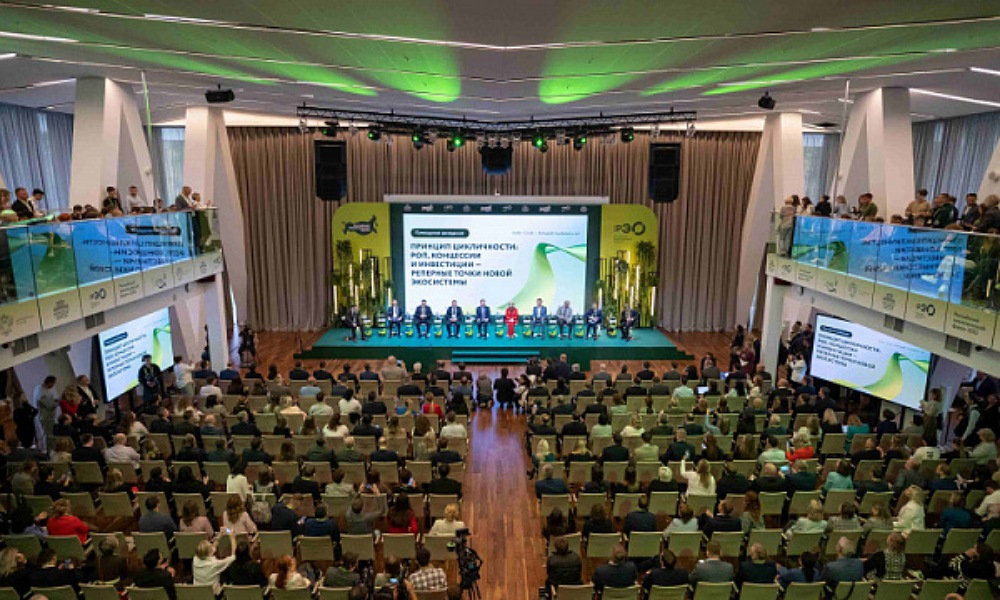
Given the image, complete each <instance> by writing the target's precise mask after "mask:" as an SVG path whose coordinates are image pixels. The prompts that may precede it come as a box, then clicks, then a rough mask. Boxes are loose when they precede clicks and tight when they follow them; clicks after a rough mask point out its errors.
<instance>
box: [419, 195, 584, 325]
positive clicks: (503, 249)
mask: <svg viewBox="0 0 1000 600" xmlns="http://www.w3.org/2000/svg"><path fill="white" fill-rule="evenodd" d="M587 227H588V216H587V215H586V214H575V215H562V214H553V215H548V214H545V215H541V214H528V215H517V214H509V215H483V214H419V213H417V214H410V213H408V214H404V215H403V230H404V231H403V249H404V252H405V258H404V261H405V266H404V269H405V270H404V274H405V283H404V288H403V292H404V295H405V298H406V303H407V307H406V310H407V311H410V312H412V311H413V309H414V307H415V306H417V304H419V303H420V300H422V299H423V300H427V303H428V304H429V305H430V307H431V308H432V309H433V310H434V312H435V313H438V314H440V313H443V312H444V310H445V308H447V307H448V306H449V305H450V304H451V301H452V300H457V301H458V304H459V306H461V307H462V308H463V310H465V311H466V312H467V313H468V311H470V310H474V308H475V307H476V306H478V305H479V300H480V299H481V298H484V299H485V300H486V302H487V304H489V306H490V307H491V308H492V310H493V312H494V313H497V312H499V311H502V310H503V308H502V307H504V306H506V305H507V303H508V302H510V301H513V302H514V303H515V305H516V306H517V308H518V311H519V312H521V314H525V312H526V311H530V309H531V307H532V306H534V305H535V300H536V299H537V298H541V299H542V301H543V302H544V303H545V305H546V306H547V307H549V313H550V314H554V313H555V307H556V305H557V304H562V303H563V301H565V300H569V301H570V303H571V306H572V307H573V309H574V312H575V313H582V312H583V311H584V306H583V302H584V298H585V295H584V294H585V288H586V281H587ZM595 251H596V249H595Z"/></svg>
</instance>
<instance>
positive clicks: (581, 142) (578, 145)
mask: <svg viewBox="0 0 1000 600" xmlns="http://www.w3.org/2000/svg"><path fill="white" fill-rule="evenodd" d="M586 145H587V136H586V135H583V134H581V135H578V136H576V137H575V138H573V149H574V150H583V147H584V146H586Z"/></svg>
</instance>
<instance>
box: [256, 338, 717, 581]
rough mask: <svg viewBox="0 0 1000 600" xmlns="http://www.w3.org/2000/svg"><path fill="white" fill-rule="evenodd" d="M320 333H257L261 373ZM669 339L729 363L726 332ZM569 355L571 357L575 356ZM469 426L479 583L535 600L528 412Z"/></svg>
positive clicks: (479, 415) (283, 363) (468, 496)
mask: <svg viewBox="0 0 1000 600" xmlns="http://www.w3.org/2000/svg"><path fill="white" fill-rule="evenodd" d="M320 335H321V332H314V333H310V332H303V333H268V332H265V333H262V334H260V337H259V339H258V351H259V354H258V362H259V363H260V365H261V368H262V370H263V369H266V367H267V366H268V365H270V364H275V365H277V366H278V368H279V370H280V371H281V372H283V373H287V372H288V370H289V369H290V368H291V367H292V365H293V363H294V359H293V358H292V355H293V354H294V353H295V352H297V351H298V350H299V343H300V342H301V344H302V345H303V346H304V347H308V346H309V344H311V343H312V342H313V341H314V340H316V339H318V338H319V336H320ZM670 337H671V339H672V340H673V341H674V342H675V343H676V344H677V345H678V346H680V347H681V348H683V349H684V350H686V351H688V352H689V353H691V354H693V355H695V356H696V357H697V358H698V359H700V358H701V356H702V355H703V354H704V353H705V352H713V353H715V355H716V356H718V357H720V358H723V360H724V361H726V360H728V358H726V357H728V352H729V350H728V348H729V339H730V336H729V335H728V334H724V333H685V334H671V335H670ZM569 358H570V360H571V361H572V357H569ZM364 362H365V361H351V363H352V368H354V369H355V370H358V369H360V368H361V367H363V363H364ZM317 364H318V361H307V362H306V364H305V367H306V368H307V369H309V370H312V369H314V368H316V366H317ZM342 364H343V363H342V362H341V361H328V365H327V368H328V369H330V370H331V371H333V372H337V371H338V370H339V369H340V368H341V365H342ZM379 366H380V365H373V367H376V368H378V367H379ZM502 366H505V365H488V366H485V367H480V366H479V365H474V366H471V368H470V370H471V371H473V372H479V371H480V370H486V371H487V372H488V373H489V374H490V375H491V376H493V377H495V376H497V375H498V374H499V372H500V368H501V367H502ZM506 366H508V367H509V368H510V369H511V373H512V374H515V373H519V372H520V371H521V368H522V367H523V365H520V364H518V365H506ZM620 366H621V363H620V362H612V361H609V362H608V368H609V370H611V371H612V372H615V371H617V370H618V369H619V368H620ZM669 366H670V365H669V364H666V363H654V364H653V370H654V371H656V372H658V373H662V372H663V371H665V370H666V369H668V368H669ZM640 367H641V364H639V363H638V362H635V361H631V362H629V368H630V370H632V371H633V372H635V370H638V369H639V368H640ZM470 429H471V432H470V434H471V444H470V452H469V458H468V465H467V470H466V478H465V490H464V500H463V504H462V520H463V521H465V523H466V525H468V526H469V528H470V529H471V531H472V547H473V548H474V549H475V550H476V551H477V552H479V554H480V556H481V557H482V558H483V561H484V565H483V570H482V575H483V578H482V580H481V581H480V589H481V591H482V594H483V598H486V599H489V600H492V599H501V598H502V599H518V600H522V599H523V600H527V599H530V598H537V593H538V588H539V587H541V586H542V585H543V584H544V582H545V540H544V538H543V537H542V533H541V530H542V522H541V518H540V517H539V511H538V506H537V503H536V501H535V495H534V487H533V485H534V482H533V481H530V480H529V479H528V478H527V476H526V474H525V472H526V470H527V469H528V467H529V465H530V461H529V459H528V457H527V455H526V453H525V450H524V433H525V431H526V429H527V426H526V420H525V417H524V416H523V415H516V414H514V413H513V411H509V410H507V411H504V410H500V409H498V408H494V409H493V410H492V411H486V410H482V411H478V412H476V413H474V416H473V418H472V422H471V426H470ZM452 572H453V571H452Z"/></svg>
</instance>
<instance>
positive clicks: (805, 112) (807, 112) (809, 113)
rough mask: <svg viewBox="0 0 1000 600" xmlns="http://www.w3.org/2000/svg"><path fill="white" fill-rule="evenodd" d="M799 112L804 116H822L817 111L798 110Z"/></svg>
mask: <svg viewBox="0 0 1000 600" xmlns="http://www.w3.org/2000/svg"><path fill="white" fill-rule="evenodd" d="M799 112H800V113H802V114H804V115H821V114H823V113H821V112H819V111H818V110H809V109H808V108H800V109H799Z"/></svg>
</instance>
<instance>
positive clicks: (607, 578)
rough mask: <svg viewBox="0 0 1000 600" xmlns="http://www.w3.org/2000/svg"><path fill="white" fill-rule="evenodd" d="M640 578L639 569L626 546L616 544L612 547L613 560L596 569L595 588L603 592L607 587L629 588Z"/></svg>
mask: <svg viewBox="0 0 1000 600" xmlns="http://www.w3.org/2000/svg"><path fill="white" fill-rule="evenodd" d="M638 578H639V569H638V568H637V567H636V566H635V563H633V562H631V561H630V560H628V553H627V552H626V551H625V547H624V546H622V545H621V544H615V547H614V548H612V549H611V560H610V561H609V562H608V563H607V564H604V565H601V566H599V567H597V569H596V570H595V571H594V577H593V582H594V590H595V591H597V592H603V591H604V588H606V587H610V588H627V587H630V586H632V585H634V584H635V581H636V579H638Z"/></svg>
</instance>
